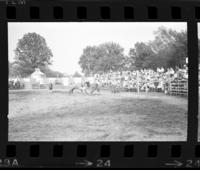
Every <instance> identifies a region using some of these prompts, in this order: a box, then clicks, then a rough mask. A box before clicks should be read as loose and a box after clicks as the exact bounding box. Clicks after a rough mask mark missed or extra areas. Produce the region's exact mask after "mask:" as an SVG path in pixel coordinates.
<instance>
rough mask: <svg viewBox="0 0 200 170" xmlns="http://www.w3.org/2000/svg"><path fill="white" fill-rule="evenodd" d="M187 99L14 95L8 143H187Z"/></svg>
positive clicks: (61, 93)
mask: <svg viewBox="0 0 200 170" xmlns="http://www.w3.org/2000/svg"><path fill="white" fill-rule="evenodd" d="M186 138H187V99H186V98H181V97H174V96H166V95H164V94H162V93H147V94H146V93H141V94H137V93H125V92H123V93H117V94H113V93H110V92H107V91H103V92H101V93H100V94H98V95H94V96H87V95H82V94H78V93H76V94H74V95H69V94H67V93H66V92H65V91H64V90H62V91H55V92H49V91H47V90H39V91H38V90H35V91H10V92H9V141H186Z"/></svg>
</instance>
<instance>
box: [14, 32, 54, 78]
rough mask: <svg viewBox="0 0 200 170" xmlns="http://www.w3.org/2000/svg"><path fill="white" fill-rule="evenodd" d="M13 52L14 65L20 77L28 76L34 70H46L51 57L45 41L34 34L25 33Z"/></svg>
mask: <svg viewBox="0 0 200 170" xmlns="http://www.w3.org/2000/svg"><path fill="white" fill-rule="evenodd" d="M14 52H15V62H14V63H15V65H17V70H18V72H19V75H21V76H22V77H24V76H27V75H30V74H31V73H32V72H33V71H34V70H35V68H40V69H42V68H46V67H47V66H48V65H50V64H51V58H52V57H53V54H52V52H51V50H50V49H49V47H48V46H47V44H46V40H45V39H44V38H43V37H42V36H40V35H39V34H36V33H27V34H25V35H24V36H23V38H22V39H19V41H18V43H17V47H16V49H15V51H14Z"/></svg>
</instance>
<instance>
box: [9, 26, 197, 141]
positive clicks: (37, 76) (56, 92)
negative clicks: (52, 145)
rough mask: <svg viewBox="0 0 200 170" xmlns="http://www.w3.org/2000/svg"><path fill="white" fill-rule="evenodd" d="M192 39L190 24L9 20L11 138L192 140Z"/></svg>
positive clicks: (30, 139) (43, 139) (24, 139)
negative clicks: (189, 130)
mask: <svg viewBox="0 0 200 170" xmlns="http://www.w3.org/2000/svg"><path fill="white" fill-rule="evenodd" d="M199 29H200V28H199ZM199 35H200V34H199ZM187 45H188V44H187V23H186V22H59V23H56V22H9V23H8V60H9V61H8V62H9V63H8V64H9V79H8V83H9V89H8V91H9V92H8V93H9V114H8V118H9V133H8V138H9V141H105V142H106V141H187V124H188V122H187V119H188V51H187ZM199 68H200V67H199ZM199 134H200V130H199ZM199 138H200V135H199Z"/></svg>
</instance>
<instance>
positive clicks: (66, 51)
mask: <svg viewBox="0 0 200 170" xmlns="http://www.w3.org/2000/svg"><path fill="white" fill-rule="evenodd" d="M161 26H165V27H167V28H170V29H173V30H176V31H178V32H179V31H182V30H186V29H187V24H186V23H183V22H176V23H175V22H173V23H170V22H148V23H147V22H146V23H142V22H140V23H138V22H59V23H58V22H57V23H55V22H54V23H50V22H38V23H36V22H34V23H33V22H28V23H27V22H20V23H19V22H10V23H8V50H9V51H8V54H9V61H10V62H12V61H14V56H15V54H14V50H15V48H16V46H17V42H18V40H19V39H21V38H22V37H23V35H24V34H26V33H33V32H35V33H37V34H39V35H41V36H42V37H44V38H45V39H46V43H47V46H48V47H49V48H50V49H51V50H52V53H53V63H52V66H50V67H51V68H52V69H53V70H55V71H60V72H62V73H66V74H73V73H74V72H76V71H78V72H81V68H80V66H79V64H78V62H79V59H80V56H81V54H82V52H83V49H84V48H85V47H86V46H94V45H99V44H101V43H105V42H116V43H119V44H120V45H121V46H122V47H123V48H124V52H125V54H128V52H129V49H130V48H133V47H134V44H135V43H136V42H148V41H150V40H153V39H154V37H155V36H154V32H155V31H156V30H157V29H158V28H159V27H161Z"/></svg>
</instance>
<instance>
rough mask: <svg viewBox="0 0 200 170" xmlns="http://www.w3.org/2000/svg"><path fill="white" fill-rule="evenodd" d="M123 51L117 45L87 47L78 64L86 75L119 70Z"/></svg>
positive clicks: (108, 43) (105, 44)
mask: <svg viewBox="0 0 200 170" xmlns="http://www.w3.org/2000/svg"><path fill="white" fill-rule="evenodd" d="M123 52H124V49H123V48H122V47H121V46H120V45H119V44H117V43H113V42H107V43H104V44H100V45H99V46H87V47H86V48H85V49H84V50H83V54H82V55H81V57H80V61H79V64H80V66H81V68H82V70H83V72H84V73H85V74H86V75H89V74H94V73H99V72H108V71H110V70H112V71H116V70H119V69H120V68H121V67H122V65H123V64H124V54H123Z"/></svg>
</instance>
